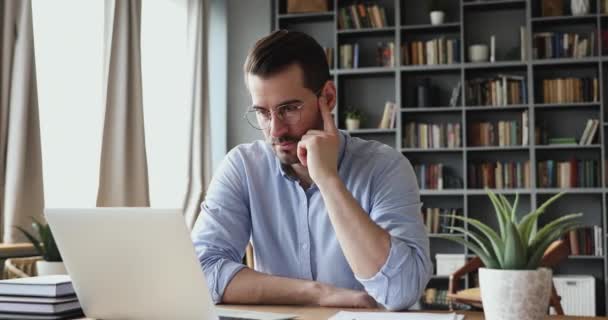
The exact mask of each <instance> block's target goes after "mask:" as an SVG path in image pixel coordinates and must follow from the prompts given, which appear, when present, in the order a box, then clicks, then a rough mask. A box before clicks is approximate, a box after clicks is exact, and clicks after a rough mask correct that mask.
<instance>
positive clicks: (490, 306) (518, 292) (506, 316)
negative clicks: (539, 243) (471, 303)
mask: <svg viewBox="0 0 608 320" xmlns="http://www.w3.org/2000/svg"><path fill="white" fill-rule="evenodd" d="M551 284H552V272H551V270H550V269H547V268H539V269H537V270H497V269H487V268H480V269H479V286H480V288H481V302H482V304H483V313H484V316H485V319H486V320H541V319H544V317H545V315H546V314H547V311H548V308H549V298H550V297H551Z"/></svg>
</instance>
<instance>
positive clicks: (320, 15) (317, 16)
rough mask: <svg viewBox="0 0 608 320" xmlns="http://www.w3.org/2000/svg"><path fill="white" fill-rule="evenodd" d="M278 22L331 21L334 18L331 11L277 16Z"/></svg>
mask: <svg viewBox="0 0 608 320" xmlns="http://www.w3.org/2000/svg"><path fill="white" fill-rule="evenodd" d="M277 17H278V18H279V20H290V21H291V20H306V21H311V20H331V19H333V18H334V12H333V11H327V12H312V13H284V14H279V15H278V16H277Z"/></svg>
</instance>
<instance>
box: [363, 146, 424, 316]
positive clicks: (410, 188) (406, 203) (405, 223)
mask: <svg viewBox="0 0 608 320" xmlns="http://www.w3.org/2000/svg"><path fill="white" fill-rule="evenodd" d="M373 190H374V192H373V195H372V208H371V210H370V213H369V214H370V217H371V218H372V220H374V222H376V223H377V224H378V225H379V226H380V227H382V228H383V229H385V230H387V231H388V232H389V234H390V235H391V248H390V251H389V255H388V258H387V259H386V262H385V263H384V265H383V266H382V268H381V269H380V270H379V271H378V273H376V274H375V275H374V276H373V277H371V278H369V279H361V278H357V280H358V281H359V282H360V283H361V284H362V285H363V286H364V287H365V289H366V291H367V293H368V294H369V295H371V296H372V297H373V298H374V299H376V301H377V302H378V303H380V304H382V305H383V306H384V307H385V308H387V309H389V310H402V309H406V308H409V307H411V306H412V305H413V304H414V303H416V301H418V299H419V298H420V297H421V296H422V294H423V292H424V289H425V287H426V285H427V284H428V282H429V280H430V278H431V275H432V272H433V267H432V262H431V259H430V254H429V237H428V234H427V232H426V229H425V227H424V223H423V221H422V217H421V214H420V209H421V206H422V203H421V202H420V192H419V190H418V185H417V182H416V177H415V174H414V170H413V168H412V166H411V164H410V162H409V161H408V160H407V159H406V158H405V157H403V156H400V157H399V158H395V159H393V161H392V162H391V163H389V164H388V165H387V166H385V169H384V170H382V172H381V173H380V174H378V175H376V176H375V178H374V183H373Z"/></svg>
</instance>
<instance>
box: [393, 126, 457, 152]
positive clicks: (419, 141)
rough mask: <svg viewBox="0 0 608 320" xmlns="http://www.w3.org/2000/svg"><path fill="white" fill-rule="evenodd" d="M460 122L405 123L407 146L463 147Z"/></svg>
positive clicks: (426, 147)
mask: <svg viewBox="0 0 608 320" xmlns="http://www.w3.org/2000/svg"><path fill="white" fill-rule="evenodd" d="M461 135H462V134H461V132H460V123H457V122H456V123H440V124H433V123H418V122H409V123H407V124H406V125H405V139H403V144H404V145H405V146H406V148H420V149H439V148H446V147H447V148H458V147H461V146H462V145H461V141H460V140H461V139H460V137H461Z"/></svg>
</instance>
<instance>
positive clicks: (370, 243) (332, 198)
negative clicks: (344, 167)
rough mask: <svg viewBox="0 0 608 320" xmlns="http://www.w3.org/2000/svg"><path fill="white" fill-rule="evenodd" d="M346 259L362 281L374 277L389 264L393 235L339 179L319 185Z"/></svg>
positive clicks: (331, 179) (329, 179)
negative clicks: (363, 206) (387, 261)
mask: <svg viewBox="0 0 608 320" xmlns="http://www.w3.org/2000/svg"><path fill="white" fill-rule="evenodd" d="M319 190H320V191H321V194H322V196H323V200H324V201H325V207H326V208H327V211H328V214H329V218H330V220H331V222H332V225H333V227H334V230H335V231H336V237H337V238H338V241H339V242H340V246H341V247H342V251H343V252H344V256H345V257H346V260H347V261H348V264H349V265H350V267H351V269H352V270H353V272H354V273H355V275H357V276H358V277H360V278H371V277H373V276H374V275H375V274H376V273H378V271H380V269H381V268H382V266H383V265H384V264H385V263H386V260H387V258H388V255H389V251H390V246H391V238H390V234H389V233H388V232H387V231H386V230H384V229H382V228H380V227H379V226H378V225H377V224H376V223H375V222H374V221H372V220H371V219H370V217H369V216H368V215H367V213H366V212H365V211H364V210H363V208H361V205H360V204H359V203H358V202H357V200H356V199H355V198H354V197H353V196H352V194H351V193H350V191H348V189H346V186H344V183H343V182H342V181H341V180H340V178H339V177H335V178H328V179H327V180H325V181H323V183H320V184H319Z"/></svg>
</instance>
